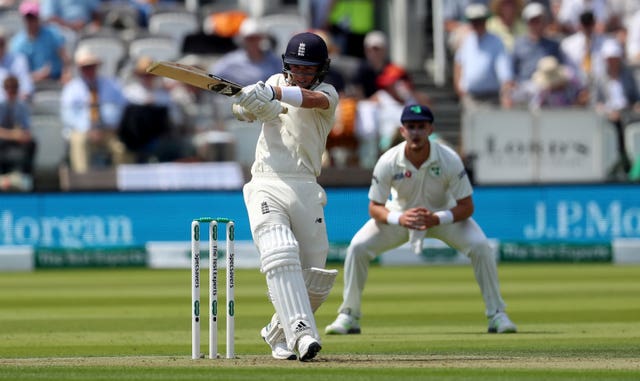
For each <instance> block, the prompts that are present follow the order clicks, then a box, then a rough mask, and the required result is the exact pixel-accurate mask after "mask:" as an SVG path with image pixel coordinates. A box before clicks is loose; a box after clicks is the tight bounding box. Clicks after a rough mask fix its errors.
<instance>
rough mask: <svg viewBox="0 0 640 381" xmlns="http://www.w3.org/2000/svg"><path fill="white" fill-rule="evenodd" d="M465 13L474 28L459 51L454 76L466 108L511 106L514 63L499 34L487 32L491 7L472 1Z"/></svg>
mask: <svg viewBox="0 0 640 381" xmlns="http://www.w3.org/2000/svg"><path fill="white" fill-rule="evenodd" d="M465 14H466V17H467V19H468V20H469V22H470V23H471V26H472V28H473V31H472V32H471V34H469V35H468V36H467V37H466V38H465V40H464V41H463V43H462V45H461V46H460V48H459V49H458V51H457V52H456V55H455V65H454V77H453V79H454V86H455V89H456V92H457V94H458V96H459V97H460V99H461V101H462V105H463V109H464V110H466V111H468V110H472V109H475V108H478V107H487V106H488V107H500V106H502V107H504V108H509V107H511V101H512V100H511V91H512V90H513V87H514V81H513V67H512V63H511V58H510V57H509V55H508V53H507V52H506V50H505V48H504V44H503V43H502V41H501V40H500V38H498V37H497V36H496V35H495V34H492V33H489V32H487V29H486V20H487V18H488V16H489V10H488V9H487V7H486V6H484V5H482V4H471V5H469V6H468V7H467V9H466V11H465Z"/></svg>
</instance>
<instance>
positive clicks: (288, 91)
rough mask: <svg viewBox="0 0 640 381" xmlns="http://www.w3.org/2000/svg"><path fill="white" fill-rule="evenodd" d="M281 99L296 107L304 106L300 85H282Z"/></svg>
mask: <svg viewBox="0 0 640 381" xmlns="http://www.w3.org/2000/svg"><path fill="white" fill-rule="evenodd" d="M280 100H281V101H282V102H284V103H288V104H290V105H291V106H294V107H300V106H302V90H301V89H300V88H299V87H298V86H281V87H280Z"/></svg>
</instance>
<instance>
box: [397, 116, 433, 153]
mask: <svg viewBox="0 0 640 381" xmlns="http://www.w3.org/2000/svg"><path fill="white" fill-rule="evenodd" d="M432 132H433V124H431V123H429V122H426V121H421V122H406V123H404V124H403V125H402V127H400V133H401V134H402V137H403V138H404V139H405V140H406V141H407V145H408V146H409V148H410V149H421V148H423V147H424V146H425V145H426V144H427V143H428V141H429V135H431V133H432Z"/></svg>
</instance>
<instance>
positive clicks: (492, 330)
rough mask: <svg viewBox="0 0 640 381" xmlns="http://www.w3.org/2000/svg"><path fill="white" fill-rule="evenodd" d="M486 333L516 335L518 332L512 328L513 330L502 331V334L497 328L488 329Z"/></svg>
mask: <svg viewBox="0 0 640 381" xmlns="http://www.w3.org/2000/svg"><path fill="white" fill-rule="evenodd" d="M487 332H488V333H517V332H518V330H517V329H515V328H513V329H506V330H504V331H502V332H498V329H497V328H489V329H488V330H487Z"/></svg>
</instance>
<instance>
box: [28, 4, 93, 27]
mask: <svg viewBox="0 0 640 381" xmlns="http://www.w3.org/2000/svg"><path fill="white" fill-rule="evenodd" d="M99 10H100V0H40V19H41V20H42V21H43V22H45V23H50V24H53V25H58V26H61V27H64V28H69V29H71V30H73V31H75V32H76V33H80V32H83V33H93V32H96V31H97V30H98V29H100V13H99Z"/></svg>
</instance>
